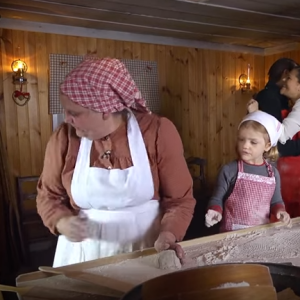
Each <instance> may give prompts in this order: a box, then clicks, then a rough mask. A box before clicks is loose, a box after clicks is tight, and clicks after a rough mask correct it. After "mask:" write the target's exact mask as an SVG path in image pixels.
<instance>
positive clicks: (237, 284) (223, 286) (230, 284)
mask: <svg viewBox="0 0 300 300" xmlns="http://www.w3.org/2000/svg"><path fill="white" fill-rule="evenodd" d="M241 286H250V284H249V283H248V282H246V281H242V282H226V283H223V284H221V285H219V286H217V287H215V288H212V289H211V290H219V289H228V288H233V287H241Z"/></svg>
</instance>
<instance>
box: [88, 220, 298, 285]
mask: <svg viewBox="0 0 300 300" xmlns="http://www.w3.org/2000/svg"><path fill="white" fill-rule="evenodd" d="M184 251H185V253H186V259H185V261H187V262H188V263H185V262H183V264H182V266H181V270H184V269H189V268H193V267H197V266H206V265H215V264H222V263H245V262H271V263H287V262H290V263H292V264H293V265H295V266H300V223H298V224H297V223H296V224H293V227H292V228H287V227H286V226H283V225H280V224H279V225H278V226H276V227H271V228H264V229H263V230H262V229H257V230H253V231H251V232H248V233H239V232H238V231H235V232H231V233H228V235H227V236H226V237H224V238H223V239H222V240H218V241H212V242H207V243H201V244H198V245H193V246H190V247H185V248H184ZM159 255H161V254H154V255H150V256H145V257H142V256H141V257H139V258H136V259H128V260H126V261H122V262H120V263H116V264H110V265H105V266H100V267H96V268H92V269H88V270H85V272H88V273H93V274H97V273H98V274H99V273H100V274H101V275H102V276H107V277H111V278H115V279H118V280H121V281H125V282H128V283H131V284H133V285H138V284H140V283H143V282H144V281H147V280H149V279H152V278H154V277H157V276H161V275H164V274H168V273H171V272H174V271H177V269H175V270H174V269H170V268H164V267H163V268H161V261H159ZM164 255H167V254H164ZM166 265H169V266H170V265H171V266H173V263H172V262H171V263H168V262H166ZM174 265H175V266H176V262H175V264H174ZM178 266H179V265H178ZM242 280H243V278H241V281H242Z"/></svg>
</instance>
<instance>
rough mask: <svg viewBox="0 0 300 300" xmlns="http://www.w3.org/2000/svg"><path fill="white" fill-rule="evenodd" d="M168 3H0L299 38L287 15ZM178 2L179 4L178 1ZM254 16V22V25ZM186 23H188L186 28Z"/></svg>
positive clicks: (67, 0) (38, 0)
mask: <svg viewBox="0 0 300 300" xmlns="http://www.w3.org/2000/svg"><path fill="white" fill-rule="evenodd" d="M153 1H156V0H153ZM153 1H151V2H153ZM172 1H173V0H172ZM165 2H170V0H168V1H166V0H165V1H163V2H161V4H158V6H149V5H147V6H144V4H143V3H144V2H143V1H139V2H138V3H139V4H138V5H137V4H135V5H129V4H130V3H136V1H134V0H127V1H126V3H124V1H122V2H120V3H118V1H117V0H110V1H108V2H107V1H105V0H104V1H92V0H87V1H84V3H82V1H81V0H52V1H51V3H48V2H45V1H42V0H35V1H32V0H27V1H26V4H24V1H22V0H2V1H1V3H2V4H5V3H6V4H7V5H8V7H11V8H16V7H14V6H13V5H18V6H19V8H20V9H22V10H28V11H30V9H34V8H35V9H46V10H49V11H48V13H49V12H53V13H54V12H56V13H59V12H60V11H63V13H64V14H66V15H69V16H76V13H77V14H78V13H79V14H81V16H84V17H85V18H93V16H96V17H97V18H98V19H99V18H102V19H103V20H110V21H119V22H125V23H128V22H131V23H134V24H143V23H146V24H147V23H148V22H151V20H152V22H153V23H152V24H157V26H160V27H162V26H163V25H161V24H165V25H166V26H165V27H168V26H167V24H170V26H172V25H173V26H176V27H175V28H179V27H180V26H183V27H184V26H190V28H192V29H193V30H202V29H203V28H198V27H197V26H201V25H202V27H203V26H210V27H215V28H216V30H226V29H228V31H229V30H231V29H232V28H233V29H235V30H239V31H241V34H242V35H249V31H254V32H260V33H264V32H265V33H270V34H280V35H282V34H285V35H288V36H293V35H295V36H298V35H299V31H298V28H299V26H300V18H289V17H288V18H287V19H284V18H285V16H283V15H278V16H273V15H270V16H266V15H260V14H256V15H255V16H254V15H253V12H249V11H234V10H233V9H231V8H224V7H210V6H208V5H206V6H203V7H200V6H199V5H197V4H196V5H195V4H193V3H192V4H191V3H189V4H185V10H186V11H185V10H182V11H179V10H177V9H175V8H173V9H168V7H167V8H165V4H164V3H165ZM175 2H176V3H177V2H178V1H175ZM181 4H182V3H181ZM174 7H175V5H174ZM60 8H61V9H60ZM41 12H42V11H41ZM46 12H47V11H46ZM254 13H255V12H254ZM299 13H300V12H299ZM254 17H255V22H253V18H254ZM173 23H174V24H175V25H174V24H173ZM185 23H188V24H187V25H185ZM212 30H214V29H212ZM250 34H251V33H250Z"/></svg>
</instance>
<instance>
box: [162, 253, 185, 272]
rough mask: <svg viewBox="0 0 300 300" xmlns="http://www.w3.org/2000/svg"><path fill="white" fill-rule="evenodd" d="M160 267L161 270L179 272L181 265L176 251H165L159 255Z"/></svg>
mask: <svg viewBox="0 0 300 300" xmlns="http://www.w3.org/2000/svg"><path fill="white" fill-rule="evenodd" d="M158 267H159V268H160V269H161V270H178V269H181V263H180V260H179V258H178V257H177V256H176V253H175V251H174V250H165V251H162V252H160V253H159V254H158Z"/></svg>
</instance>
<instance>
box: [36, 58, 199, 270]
mask: <svg viewBox="0 0 300 300" xmlns="http://www.w3.org/2000/svg"><path fill="white" fill-rule="evenodd" d="M60 92H61V96H60V97H61V103H62V106H63V107H64V110H65V123H64V124H62V125H61V126H60V127H59V128H58V129H57V130H56V131H55V132H54V133H53V135H52V136H51V138H50V140H49V142H48V145H47V149H46V154H45V161H44V168H43V172H42V175H41V177H40V180H39V184H38V197H37V208H38V212H39V214H40V216H41V218H42V220H43V222H44V224H45V226H47V227H48V228H49V229H50V231H51V232H52V233H53V234H59V235H60V236H59V239H58V244H57V248H56V253H55V258H54V266H55V267H58V266H62V265H68V264H72V263H79V262H83V261H88V260H92V259H97V258H100V257H105V256H112V255H116V254H118V253H123V252H130V251H134V250H140V249H143V248H146V247H153V246H154V244H155V248H156V250H157V251H162V250H165V249H174V250H175V251H176V253H177V256H178V257H179V258H182V257H183V255H184V253H183V250H182V249H181V247H180V246H179V245H178V244H177V243H176V242H178V241H181V240H182V239H183V237H184V235H185V232H186V230H187V227H188V226H189V223H190V221H191V218H192V216H193V211H194V206H195V199H194V198H193V195H192V179H191V176H190V174H189V171H188V168H187V165H186V162H185V159H184V156H183V147H182V142H181V139H180V137H179V134H178V132H177V131H176V129H175V126H174V125H173V124H172V123H171V122H170V121H169V120H168V119H166V118H164V117H159V116H157V115H154V114H151V113H150V111H149V109H148V108H147V106H146V103H145V100H144V99H143V98H142V96H141V93H140V91H139V90H138V88H137V87H136V85H135V83H134V81H133V79H132V78H131V76H130V74H129V73H128V71H127V69H126V68H125V66H124V65H123V64H122V63H121V62H120V61H119V60H117V59H109V58H104V59H96V58H87V59H85V60H84V61H83V62H82V63H81V64H79V65H78V66H77V67H76V68H75V69H74V70H73V71H71V72H70V74H69V75H68V76H67V77H66V79H65V81H64V82H63V83H62V84H61V86H60Z"/></svg>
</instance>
